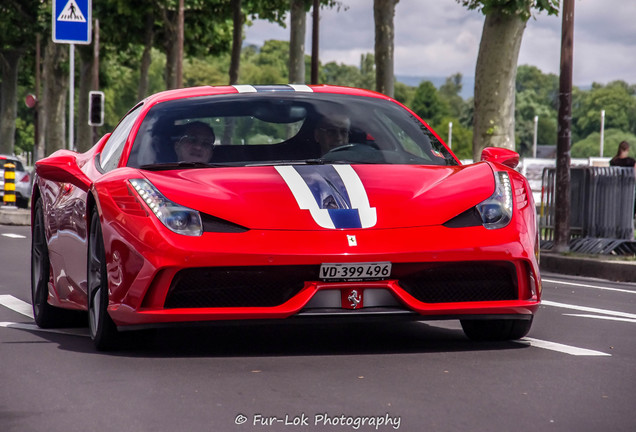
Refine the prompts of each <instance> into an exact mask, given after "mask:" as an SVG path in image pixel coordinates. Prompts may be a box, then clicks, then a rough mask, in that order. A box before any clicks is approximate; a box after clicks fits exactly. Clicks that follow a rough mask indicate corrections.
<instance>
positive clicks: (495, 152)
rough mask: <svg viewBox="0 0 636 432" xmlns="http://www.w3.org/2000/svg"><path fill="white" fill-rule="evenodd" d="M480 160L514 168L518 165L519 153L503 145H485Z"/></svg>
mask: <svg viewBox="0 0 636 432" xmlns="http://www.w3.org/2000/svg"><path fill="white" fill-rule="evenodd" d="M481 160H483V161H488V162H496V163H500V164H502V165H505V166H507V167H509V168H516V167H517V165H519V153H517V152H515V151H512V150H510V149H507V148H503V147H486V148H485V149H483V150H482V152H481Z"/></svg>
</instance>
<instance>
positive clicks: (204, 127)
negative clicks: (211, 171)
mask: <svg viewBox="0 0 636 432" xmlns="http://www.w3.org/2000/svg"><path fill="white" fill-rule="evenodd" d="M215 139H216V138H215V136H214V130H213V129H212V127H211V126H209V125H208V124H206V123H203V122H200V121H195V122H192V123H188V124H186V126H185V132H184V134H183V136H181V138H179V141H177V142H176V143H175V145H174V151H175V152H176V153H177V160H178V161H179V162H209V161H210V159H211V158H212V152H213V151H214V140H215Z"/></svg>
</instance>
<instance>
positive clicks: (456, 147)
mask: <svg viewBox="0 0 636 432" xmlns="http://www.w3.org/2000/svg"><path fill="white" fill-rule="evenodd" d="M451 122H452V123H453V136H452V142H451V143H450V144H451V147H452V148H451V150H453V153H455V154H456V155H457V157H458V158H459V159H472V157H473V130H472V128H467V127H465V126H464V125H462V124H461V122H460V121H459V120H458V119H457V118H456V117H442V118H441V119H440V121H439V122H438V123H435V124H433V125H430V126H431V127H432V128H433V129H434V130H435V132H437V134H438V135H439V136H440V138H442V139H443V140H444V142H445V143H446V144H448V143H449V142H448V130H449V128H450V124H449V123H451Z"/></svg>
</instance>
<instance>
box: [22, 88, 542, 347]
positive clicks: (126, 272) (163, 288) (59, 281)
mask: <svg viewBox="0 0 636 432" xmlns="http://www.w3.org/2000/svg"><path fill="white" fill-rule="evenodd" d="M481 159H482V160H481V161H478V162H476V163H471V164H466V165H464V164H462V163H461V162H460V161H459V160H458V159H457V157H456V156H455V155H454V154H453V153H452V152H451V150H450V149H449V148H448V147H447V146H446V145H445V144H444V143H443V142H442V140H441V139H440V138H439V136H438V135H437V134H436V133H435V132H433V131H432V130H431V129H430V128H429V127H428V126H427V125H426V124H425V123H424V122H423V121H422V120H421V119H420V118H418V116H417V115H415V114H414V113H413V112H412V111H410V110H409V109H408V108H406V107H405V106H403V105H402V104H400V103H399V102H397V101H395V100H393V99H391V98H389V97H386V96H384V95H381V94H378V93H375V92H371V91H366V90H360V89H353V88H344V87H335V86H324V85H319V86H306V85H277V86H250V85H235V86H220V87H196V88H185V89H179V90H172V91H166V92H162V93H158V94H156V95H153V96H150V97H148V98H146V99H144V100H143V101H141V102H140V103H138V104H137V105H136V106H135V107H133V108H132V109H131V110H130V111H129V112H128V113H127V114H126V115H125V116H124V117H123V119H122V120H121V121H120V122H119V124H118V125H117V126H116V127H115V129H114V130H113V132H112V133H109V134H107V135H105V136H104V137H103V138H101V139H100V140H99V142H97V144H95V145H94V146H93V147H92V148H91V149H90V150H89V151H87V152H85V153H77V152H73V151H70V150H59V151H57V152H55V153H54V154H52V155H51V156H49V157H47V158H45V159H42V160H40V161H38V162H37V163H36V168H35V171H36V175H35V179H34V185H33V193H32V254H31V255H32V262H31V276H32V278H31V279H32V280H31V282H32V283H31V285H32V289H31V291H32V292H31V294H32V301H33V310H34V316H35V321H36V323H37V324H38V325H39V326H41V327H55V326H59V325H61V324H62V323H63V322H65V315H68V314H69V313H77V311H87V312H88V313H87V315H88V327H89V330H90V335H91V337H92V338H93V340H94V343H95V345H96V347H97V348H98V349H106V348H109V347H112V346H113V345H114V344H115V343H116V342H117V340H118V337H119V333H120V332H121V331H124V330H134V329H143V328H149V327H157V326H164V325H174V324H185V323H202V322H212V321H228V320H235V321H236V320H265V319H267V320H287V321H290V322H293V321H295V320H301V319H303V318H304V317H312V318H314V319H319V320H320V319H324V320H329V319H345V320H346V319H352V318H356V319H358V320H360V319H369V320H371V319H376V318H381V319H385V320H387V321H388V322H391V320H398V319H403V318H406V319H413V320H430V319H459V320H460V322H461V325H462V328H463V330H464V332H465V333H466V335H467V336H468V337H470V338H473V339H500V340H504V339H517V338H521V337H523V336H525V335H526V334H527V333H528V331H529V330H530V326H531V324H532V319H533V316H534V314H535V313H536V311H537V309H538V307H539V303H540V296H541V280H540V275H539V268H538V248H537V229H536V222H535V207H534V203H533V200H532V193H531V190H530V188H529V186H528V182H527V181H526V179H525V178H524V177H523V176H522V175H521V174H519V173H518V172H517V171H515V170H514V167H515V166H516V164H517V163H518V160H519V156H518V154H517V153H515V152H513V151H511V150H506V149H501V148H487V149H485V150H484V152H483V154H482V157H481Z"/></svg>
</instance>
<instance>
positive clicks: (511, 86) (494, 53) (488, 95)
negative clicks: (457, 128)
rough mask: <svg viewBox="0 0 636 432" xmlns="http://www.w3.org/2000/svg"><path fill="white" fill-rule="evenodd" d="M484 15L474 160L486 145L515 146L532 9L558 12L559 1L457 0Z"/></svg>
mask: <svg viewBox="0 0 636 432" xmlns="http://www.w3.org/2000/svg"><path fill="white" fill-rule="evenodd" d="M457 2H459V3H461V4H463V5H464V6H466V7H468V8H469V9H477V10H480V11H481V12H482V13H483V14H484V15H485V16H486V18H485V20H484V27H483V30H482V35H481V42H480V44H479V53H478V56H477V65H476V67H475V96H474V98H475V99H474V100H475V112H474V130H473V132H474V135H473V159H474V160H479V158H480V156H481V151H482V150H483V148H484V147H489V146H495V147H506V148H510V149H513V148H514V142H515V136H514V130H515V121H514V118H515V117H514V112H515V92H514V90H515V78H516V73H517V59H518V57H519V49H520V47H521V39H522V37H523V31H524V30H525V26H526V22H527V21H528V19H529V18H530V16H531V9H533V8H534V9H536V10H539V11H547V12H548V14H556V13H557V12H558V6H559V1H558V0H508V1H501V0H457Z"/></svg>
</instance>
